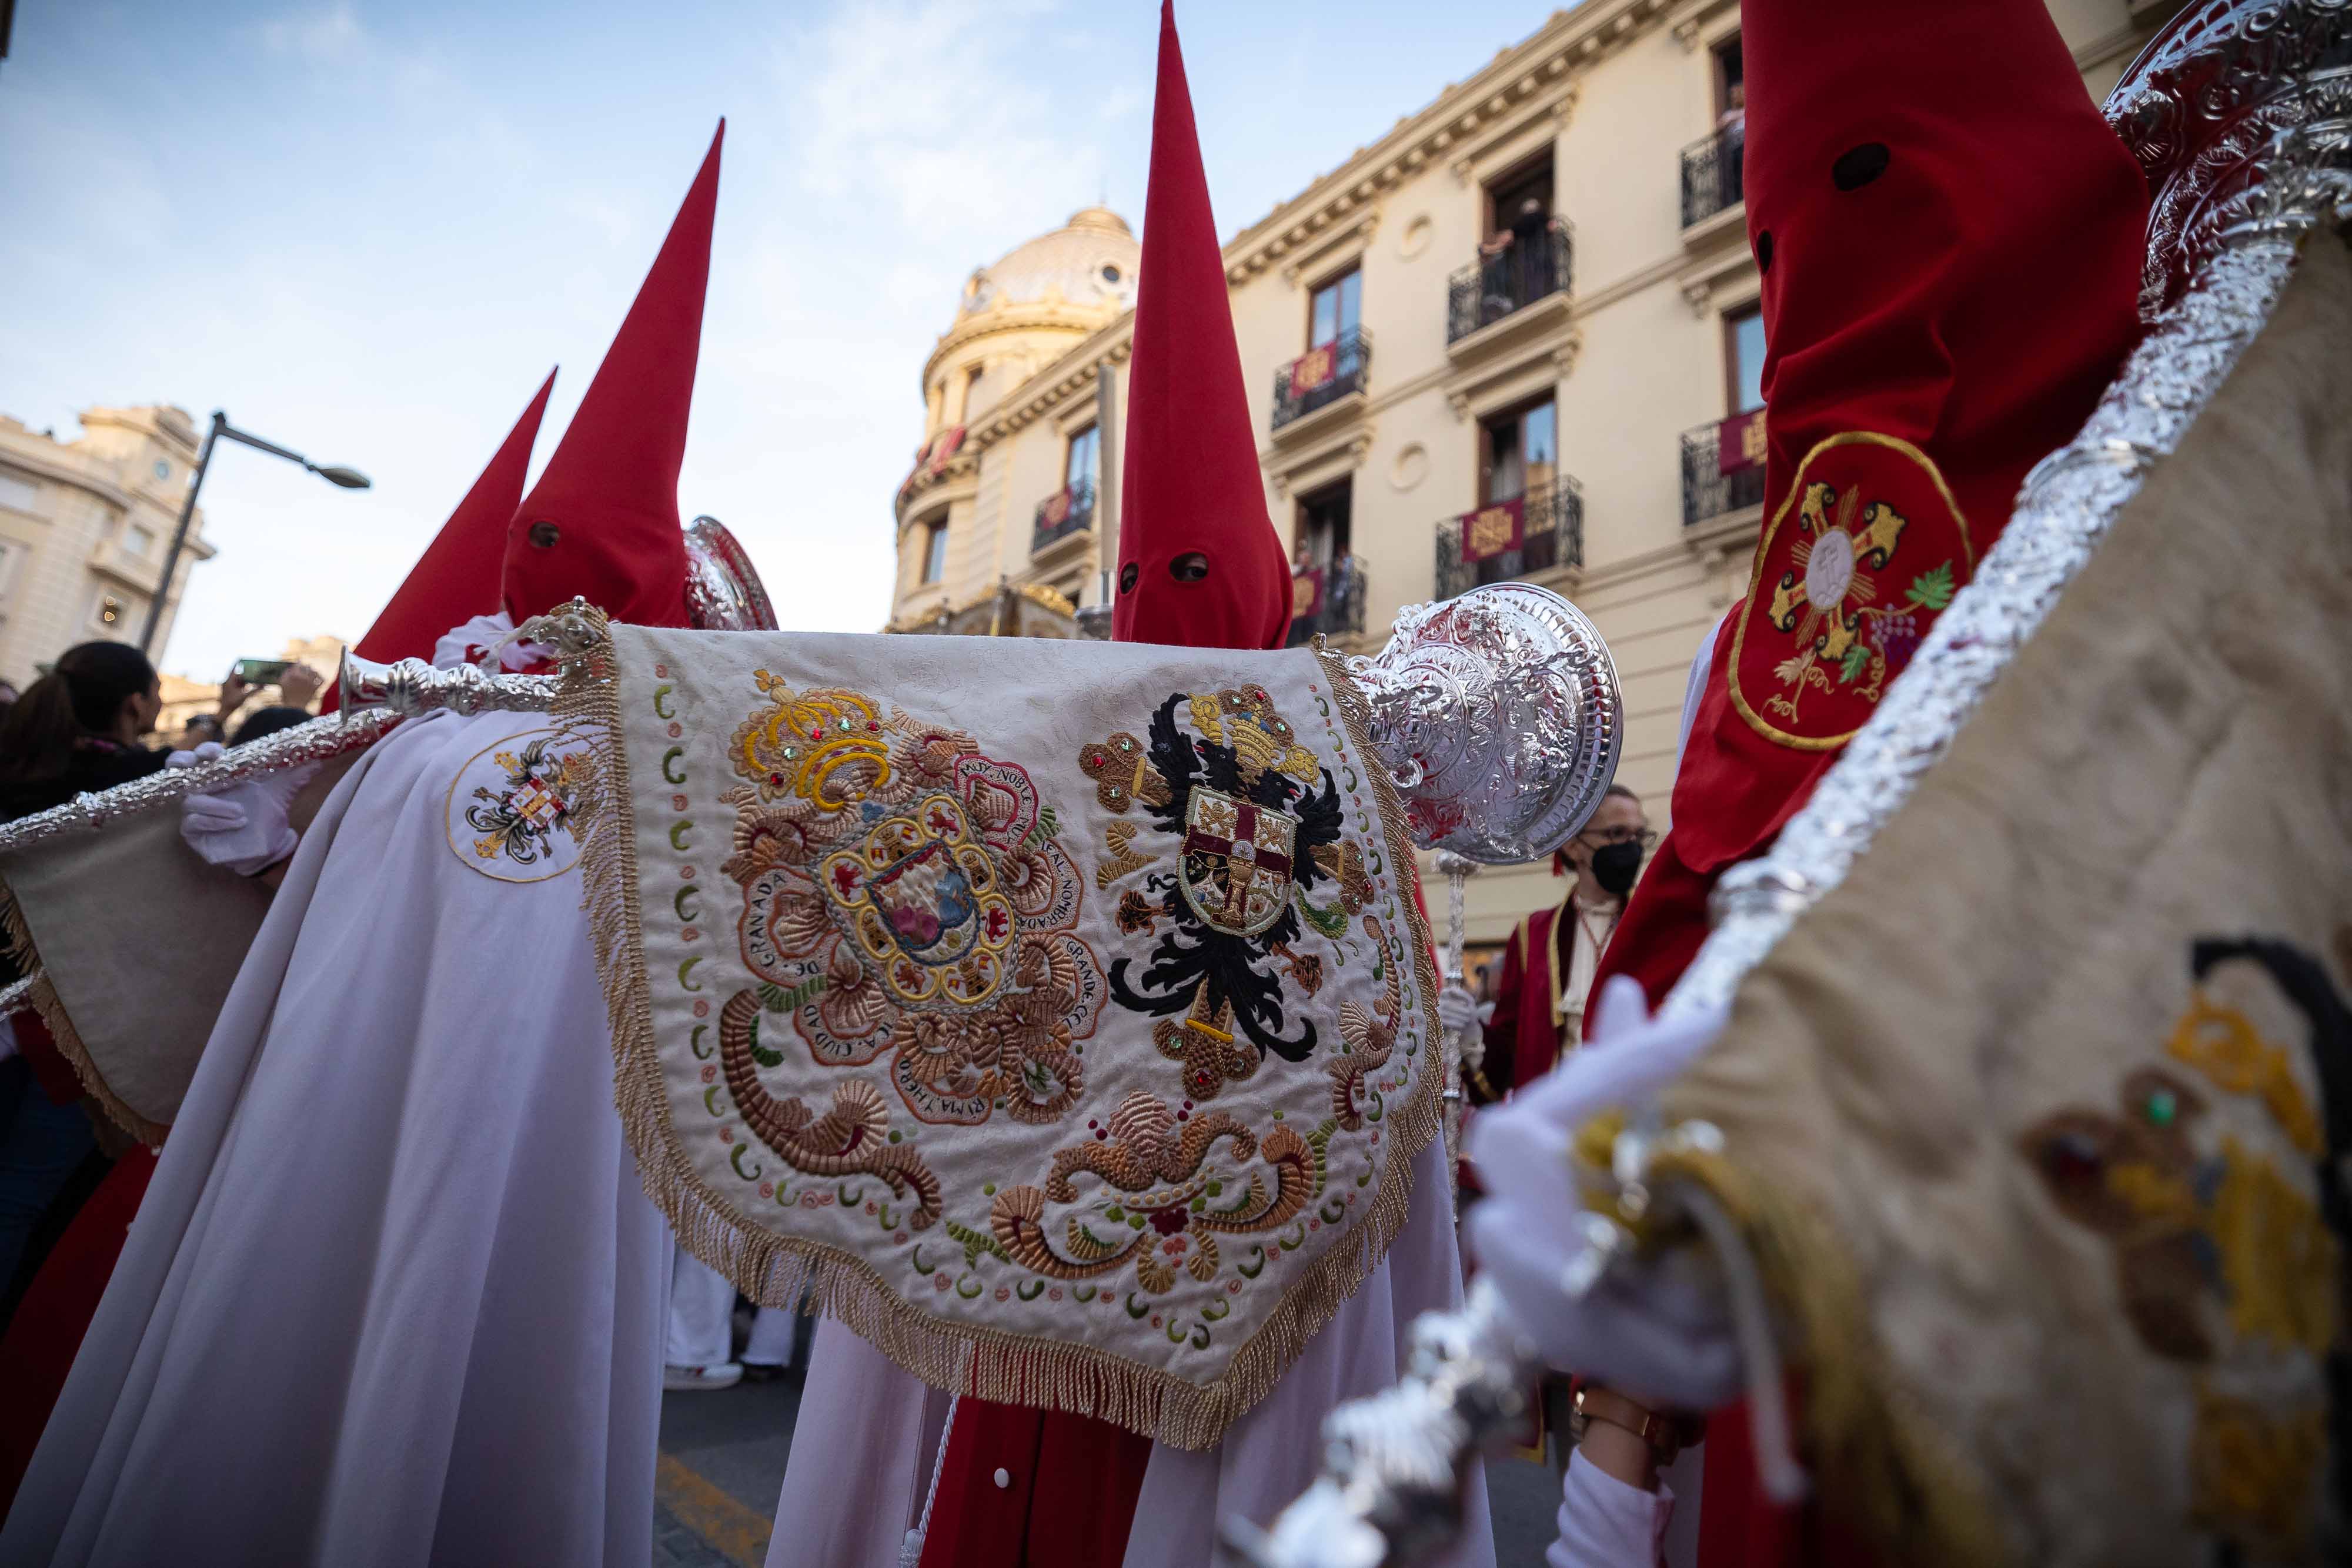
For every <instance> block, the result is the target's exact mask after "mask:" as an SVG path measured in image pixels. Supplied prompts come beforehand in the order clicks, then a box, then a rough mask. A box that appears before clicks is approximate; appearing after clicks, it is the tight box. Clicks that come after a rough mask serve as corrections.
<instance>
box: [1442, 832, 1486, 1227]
mask: <svg viewBox="0 0 2352 1568" xmlns="http://www.w3.org/2000/svg"><path fill="white" fill-rule="evenodd" d="M1437 869H1438V870H1439V871H1440V872H1441V873H1444V877H1445V962H1444V965H1443V966H1442V977H1443V978H1444V982H1445V983H1446V984H1447V985H1449V986H1460V985H1462V984H1463V972H1462V949H1463V947H1464V946H1465V944H1466V943H1467V941H1468V937H1469V926H1468V920H1467V917H1466V915H1465V911H1464V904H1465V902H1466V900H1467V888H1466V887H1465V883H1468V882H1469V880H1470V879H1471V877H1473V876H1475V875H1476V874H1477V871H1478V866H1477V862H1475V861H1469V860H1465V859H1464V858H1463V857H1462V856H1460V855H1458V854H1455V853H1454V852H1453V851H1452V850H1443V851H1440V852H1439V853H1438V856H1437ZM1485 1058H1486V1037H1485V1036H1484V1034H1482V1033H1481V1032H1480V1030H1479V1028H1478V1020H1477V1019H1475V1017H1474V1018H1473V1019H1471V1020H1470V1022H1469V1023H1468V1024H1466V1025H1465V1026H1464V1027H1463V1030H1462V1032H1461V1033H1460V1034H1458V1035H1456V1036H1455V1037H1454V1039H1452V1040H1448V1041H1446V1051H1445V1095H1444V1098H1445V1188H1446V1191H1447V1192H1448V1193H1450V1194H1452V1195H1453V1196H1454V1197H1456V1198H1457V1199H1458V1198H1459V1197H1460V1196H1461V1194H1460V1192H1459V1190H1458V1189H1459V1188H1460V1186H1461V1170H1462V1106H1463V1092H1464V1085H1465V1084H1466V1083H1467V1082H1469V1077H1470V1074H1471V1073H1472V1072H1474V1071H1476V1070H1477V1067H1478V1064H1479V1063H1480V1062H1481V1061H1484V1060H1485ZM1457 1207H1459V1206H1458V1204H1457Z"/></svg>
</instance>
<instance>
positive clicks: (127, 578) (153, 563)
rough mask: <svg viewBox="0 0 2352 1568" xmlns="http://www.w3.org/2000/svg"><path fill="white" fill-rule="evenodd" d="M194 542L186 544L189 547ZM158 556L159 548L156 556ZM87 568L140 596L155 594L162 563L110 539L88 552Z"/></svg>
mask: <svg viewBox="0 0 2352 1568" xmlns="http://www.w3.org/2000/svg"><path fill="white" fill-rule="evenodd" d="M193 545H194V541H193V540H191V541H190V546H191V548H193ZM161 553H162V552H161V550H160V549H158V551H157V554H159V555H160V554H161ZM207 553H209V552H207ZM182 559H190V556H189V555H188V554H187V553H185V552H184V553H183V555H182ZM198 559H201V558H198ZM89 569H90V570H92V571H94V572H97V573H98V574H99V575H100V576H101V577H109V578H112V579H113V580H115V581H117V582H120V583H122V584H124V585H125V586H127V587H130V588H134V589H136V590H138V591H140V592H142V593H153V592H155V591H156V590H157V589H158V588H160V587H161V586H162V583H163V562H162V561H160V560H158V559H153V558H152V557H149V556H144V555H140V554H138V553H137V552H135V551H133V550H131V549H126V548H125V547H124V546H123V545H121V544H120V543H118V542H115V541H112V540H108V541H106V542H103V543H101V544H100V545H99V546H98V547H97V548H96V549H92V550H91V551H90V552H89Z"/></svg>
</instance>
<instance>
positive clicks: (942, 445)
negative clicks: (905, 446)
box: [930, 424, 963, 474]
mask: <svg viewBox="0 0 2352 1568" xmlns="http://www.w3.org/2000/svg"><path fill="white" fill-rule="evenodd" d="M962 444H963V426H962V425H961V424H953V425H950V426H949V427H948V428H947V429H945V430H943V431H941V432H940V438H939V441H938V442H937V444H934V445H933V446H932V447H931V462H930V471H931V472H932V473H934V474H936V473H938V472H939V471H940V469H942V468H944V467H946V466H947V465H948V459H949V458H950V457H953V456H954V455H956V448H957V447H959V446H961V445H962Z"/></svg>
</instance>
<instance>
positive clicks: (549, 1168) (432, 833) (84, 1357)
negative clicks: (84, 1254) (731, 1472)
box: [0, 714, 669, 1568]
mask: <svg viewBox="0 0 2352 1568" xmlns="http://www.w3.org/2000/svg"><path fill="white" fill-rule="evenodd" d="M546 722H547V721H546V720H544V719H543V718H539V717H536V716H530V715H525V714H486V715H481V716H476V717H473V718H457V717H454V716H446V715H442V716H434V717H432V718H429V719H426V720H423V721H418V722H412V723H410V724H407V725H404V726H403V727H401V728H400V729H399V730H398V731H396V732H395V733H394V734H393V735H392V736H390V737H387V738H385V739H384V740H383V741H382V742H380V743H379V744H378V745H377V746H376V747H373V750H372V751H371V752H370V753H369V754H368V755H367V756H365V757H363V758H362V759H361V760H360V761H359V762H358V763H357V764H356V765H355V766H354V767H353V768H352V769H351V771H350V773H349V774H348V775H347V776H346V777H345V778H344V779H343V780H342V782H341V784H340V785H339V786H338V787H337V788H336V789H335V791H334V793H333V794H332V796H331V797H330V799H329V800H328V802H327V805H326V806H325V808H324V809H323V810H321V811H320V814H319V817H318V819H317V821H315V822H314V823H313V824H312V826H311V828H310V831H309V833H308V834H306V835H305V837H304V839H303V841H302V844H301V847H300V849H299V851H298V852H297V853H296V855H295V857H294V860H293V862H292V863H291V865H290V866H289V871H288V873H287V876H286V879H285V883H284V885H283V886H282V887H281V888H280V889H279V891H278V895H277V899H276V902H275V904H274V906H273V907H272V909H271V911H270V914H269V916H268V921H267V922H266V923H265V924H264V925H263V926H262V929H261V932H260V934H259V936H257V938H256V940H255V942H254V945H253V947H252V950H251V951H250V953H249V954H248V955H247V958H246V961H245V965H244V967H243V968H242V969H241V970H240V971H239V973H238V975H237V978H236V985H235V987H234V988H232V990H231V991H230V994H229V997H228V1000H227V1002H226V1006H225V1007H224V1008H223V1009H222V1012H221V1016H220V1019H219V1022H218V1024H217V1026H216V1027H215V1030H214V1031H213V1035H212V1038H211V1040H210V1043H209V1044H208V1046H207V1047H206V1049H205V1055H204V1058H203V1061H202V1063H201V1065H200V1066H199V1068H198V1069H197V1071H196V1074H195V1079H194V1082H193V1084H192V1085H191V1086H190V1088H189V1091H188V1094H187V1098H186V1101H185V1103H184V1105H183V1107H182V1109H181V1113H180V1116H179V1119H178V1121H177V1122H176V1123H174V1124H173V1128H172V1133H171V1137H170V1140H169V1142H168V1143H167V1144H166V1145H165V1147H164V1149H163V1157H162V1161H161V1164H160V1165H159V1166H158V1167H157V1170H156V1173H155V1177H154V1180H153V1183H152V1186H150V1187H149V1189H148V1192H147V1196H146V1200H145V1203H144V1205H143V1207H142V1208H141V1210H140V1214H139V1218H138V1220H137V1222H136V1223H135V1224H133V1225H132V1227H131V1233H130V1236H129V1239H128V1240H127V1242H126V1244H125V1246H124V1248H123V1251H122V1257H121V1262H120V1263H119V1264H118V1265H117V1267H116V1269H115V1271H114V1276H113V1279H112V1281H111V1282H110V1285H109V1286H108V1288H107V1291H106V1296H105V1299H104V1300H103V1301H102V1302H101V1303H100V1308H99V1311H98V1314H97V1316H96V1318H95V1319H94V1320H93V1322H91V1324H90V1329H89V1335H88V1337H87V1338H86V1339H85V1340H84V1341H83V1343H82V1347H81V1352H80V1354H79V1357H78V1358H77V1359H76V1361H75V1363H74V1367H73V1372H72V1375H71V1376H70V1378H69V1379H68V1382H67V1384H66V1386H65V1391H64V1394H63V1396H62V1397H61V1398H60V1399H59V1401H58V1406H57V1411H56V1414H55V1415H54V1416H52V1417H51V1419H50V1422H49V1426H48V1429H47V1433H46V1435H45V1436H44V1437H43V1438H42V1441H41V1445H40V1448H39V1450H38V1451H37V1453H36V1454H35V1456H34V1458H33V1463H32V1468H31V1469H30V1471H29V1472H28V1473H27V1475H26V1479H25V1483H24V1486H23V1488H22V1490H20V1491H19V1492H18V1494H17V1498H16V1506H15V1508H14V1510H13V1511H12V1512H11V1513H10V1515H9V1518H8V1521H7V1524H6V1527H5V1531H0V1563H5V1564H7V1565H9V1568H16V1565H20V1564H23V1565H30V1564H43V1563H47V1564H73V1565H76V1568H80V1565H85V1564H88V1565H109V1568H113V1565H120V1568H149V1565H152V1564H155V1563H184V1564H192V1565H206V1564H213V1563H236V1564H268V1565H272V1568H275V1565H278V1564H289V1565H290V1564H311V1563H319V1564H333V1565H334V1568H419V1565H422V1564H427V1563H432V1564H453V1565H454V1564H461V1563H462V1564H477V1563H484V1564H487V1563H501V1564H503V1563H564V1564H567V1565H571V1564H590V1565H593V1564H598V1563H613V1564H620V1563H627V1564H629V1565H630V1568H642V1565H643V1564H644V1563H645V1562H646V1553H647V1552H648V1551H649V1550H650V1545H651V1541H652V1530H653V1524H652V1514H653V1488H654V1459H655V1448H656V1437H657V1431H658V1422H659V1416H660V1408H661V1358H662V1329H663V1292H664V1287H665V1282H666V1280H667V1255H668V1249H669V1237H668V1232H667V1230H666V1229H665V1228H664V1227H663V1225H662V1222H661V1219H660V1217H659V1215H658V1214H657V1213H656V1211H655V1209H654V1208H653V1207H652V1205H651V1204H650V1203H648V1202H647V1201H646V1197H645V1195H644V1192H643V1190H642V1188H641V1187H640V1185H639V1182H638V1178H637V1172H636V1166H635V1159H634V1157H633V1156H632V1155H631V1154H630V1153H629V1150H628V1148H627V1147H626V1145H625V1144H624V1143H623V1141H622V1137H621V1128H620V1122H619V1119H618V1117H617V1116H615V1115H614V1111H613V1103H612V1055H611V1051H610V1048H609V1044H608V1041H609V1040H610V1031H609V1030H608V1027H607V1024H606V1017H605V1009H604V999H603V994H602V988H601V987H600V986H599V984H598V982H597V978H596V971H595V961H594V956H593V953H592V951H591V949H590V946H589V940H588V932H587V925H586V919H585V916H584V915H583V914H582V913H581V909H580V874H579V872H578V870H577V867H576V864H575V865H574V866H573V868H572V869H571V870H569V871H567V872H566V873H563V874H562V875H559V876H556V877H553V878H552V879H551V880H547V881H541V882H536V883H513V882H501V881H498V880H494V879H492V878H491V877H489V876H487V875H484V874H482V873H480V872H478V871H477V870H475V869H472V867H471V866H469V864H468V863H467V859H466V857H465V855H464V853H463V852H462V850H461V848H460V847H458V846H457V845H455V844H453V842H452V835H451V832H450V829H449V825H448V817H449V814H450V810H451V801H452V783H453V780H454V779H455V776H456V774H457V769H458V768H460V766H461V765H463V764H464V763H465V762H466V761H467V759H468V758H473V757H475V756H476V755H477V754H478V753H481V752H482V751H483V750H484V749H485V748H486V747H491V746H492V745H493V744H494V743H495V742H497V741H498V740H499V739H501V738H502V737H509V736H513V735H517V734H520V733H521V732H525V731H529V730H532V729H535V728H543V727H545V725H546ZM133 895H135V894H133V893H131V892H130V891H126V896H133Z"/></svg>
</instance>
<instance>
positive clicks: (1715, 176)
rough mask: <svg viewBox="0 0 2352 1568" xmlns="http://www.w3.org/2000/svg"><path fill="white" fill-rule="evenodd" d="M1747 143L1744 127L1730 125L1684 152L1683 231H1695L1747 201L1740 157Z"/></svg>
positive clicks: (1741, 125)
mask: <svg viewBox="0 0 2352 1568" xmlns="http://www.w3.org/2000/svg"><path fill="white" fill-rule="evenodd" d="M1746 144H1747V129H1746V127H1745V125H1744V124H1740V125H1727V126H1725V127H1723V128H1722V129H1720V130H1718V131H1715V132H1714V133H1713V134H1711V135H1707V136H1702V137H1700V138H1699V139H1698V140H1697V141H1694V142H1692V143H1691V144H1690V145H1689V146H1687V147H1685V148H1684V149H1683V228H1684V229H1685V232H1687V231H1688V230H1691V229H1694V228H1696V227H1697V226H1698V225H1701V224H1704V223H1706V220H1707V219H1709V218H1711V217H1713V216H1715V215H1716V214H1717V213H1726V212H1729V211H1730V210H1731V209H1732V208H1734V207H1736V206H1738V205H1739V204H1740V203H1741V202H1742V201H1743V200H1744V199H1745V196H1744V194H1743V192H1742V189H1741V186H1740V157H1741V153H1742V150H1743V149H1744V148H1745V146H1746Z"/></svg>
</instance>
